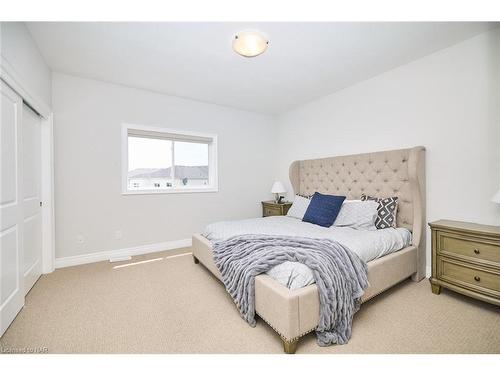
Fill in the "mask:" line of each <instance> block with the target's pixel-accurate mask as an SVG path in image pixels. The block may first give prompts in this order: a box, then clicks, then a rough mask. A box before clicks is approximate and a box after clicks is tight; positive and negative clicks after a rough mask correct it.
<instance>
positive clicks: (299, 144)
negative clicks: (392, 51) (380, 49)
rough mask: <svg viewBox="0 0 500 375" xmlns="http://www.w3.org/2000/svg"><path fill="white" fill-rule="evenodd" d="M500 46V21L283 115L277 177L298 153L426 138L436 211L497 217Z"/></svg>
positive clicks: (434, 214)
mask: <svg viewBox="0 0 500 375" xmlns="http://www.w3.org/2000/svg"><path fill="white" fill-rule="evenodd" d="M499 54H500V30H499V29H496V30H494V31H491V32H488V33H485V34H481V35H479V36H477V37H474V38H472V39H469V40H466V41H464V42H462V43H460V44H457V45H455V46H452V47H449V48H447V49H444V50H441V51H439V52H437V53H434V54H432V55H429V56H427V57H425V58H422V59H420V60H417V61H414V62H412V63H410V64H407V65H404V66H401V67H399V68H397V69H394V70H391V71H389V72H387V73H384V74H382V75H380V76H377V77H375V78H372V79H370V80H367V81H364V82H361V83H359V84H356V85H354V86H351V87H349V88H347V89H344V90H342V91H339V92H337V93H334V94H332V95H329V96H327V97H323V98H321V99H319V100H316V101H314V102H311V103H308V104H306V105H304V106H301V107H300V108H297V109H295V110H293V111H290V112H287V113H285V114H283V115H281V116H279V117H278V119H277V123H278V131H279V134H280V137H279V144H278V145H279V147H278V149H279V153H278V156H277V166H276V167H277V169H276V171H277V173H278V175H279V178H281V179H282V180H283V181H286V182H288V181H289V180H288V166H289V164H290V163H291V162H292V161H293V160H297V159H304V158H316V157H322V156H333V155H343V154H351V153H359V152H370V151H378V150H387V149H394V148H404V147H411V146H415V145H424V146H425V147H426V149H427V215H428V217H427V219H428V221H433V220H437V219H441V218H443V219H444V218H446V219H457V220H468V221H475V222H479V223H485V224H496V225H499V224H500V207H499V205H496V204H494V203H492V202H490V198H491V196H492V195H493V194H494V193H495V191H496V190H497V189H499V188H500V151H499V150H500V58H499ZM288 186H289V188H290V189H291V187H290V185H288ZM428 237H430V236H428ZM429 248H430V247H429ZM429 264H430V263H429V261H428V265H429Z"/></svg>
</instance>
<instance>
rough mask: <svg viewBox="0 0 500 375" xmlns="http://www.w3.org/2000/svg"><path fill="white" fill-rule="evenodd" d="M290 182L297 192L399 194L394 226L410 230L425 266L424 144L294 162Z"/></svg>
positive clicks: (349, 196) (352, 195) (352, 196)
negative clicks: (420, 251) (400, 148)
mask: <svg viewBox="0 0 500 375" xmlns="http://www.w3.org/2000/svg"><path fill="white" fill-rule="evenodd" d="M290 181H291V183H292V186H293V189H294V192H295V193H296V194H303V195H310V194H313V193H314V192H316V191H318V192H320V193H324V194H333V195H345V196H346V197H347V199H359V197H360V196H361V194H362V193H365V194H368V195H372V196H376V197H394V196H396V197H398V198H399V199H398V213H397V226H399V227H404V228H407V229H409V230H411V231H412V234H413V244H414V245H415V246H417V247H419V248H422V247H423V249H424V250H423V254H421V255H422V257H423V260H421V259H420V260H419V262H423V264H424V268H425V148H424V147H422V146H418V147H413V148H407V149H402V150H391V151H381V152H373V153H366V154H357V155H346V156H334V157H329V158H323V159H311V160H299V161H294V162H293V163H292V164H291V165H290ZM423 272H424V275H425V270H423Z"/></svg>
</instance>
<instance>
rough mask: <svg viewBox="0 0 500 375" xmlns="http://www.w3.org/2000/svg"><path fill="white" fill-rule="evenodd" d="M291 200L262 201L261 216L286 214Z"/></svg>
mask: <svg viewBox="0 0 500 375" xmlns="http://www.w3.org/2000/svg"><path fill="white" fill-rule="evenodd" d="M291 206H292V202H283V203H275V202H274V201H266V202H262V216H263V217H266V216H283V215H286V214H287V212H288V210H289V209H290V207H291Z"/></svg>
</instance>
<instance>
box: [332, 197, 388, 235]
mask: <svg viewBox="0 0 500 375" xmlns="http://www.w3.org/2000/svg"><path fill="white" fill-rule="evenodd" d="M378 205H379V204H378V203H377V202H375V201H372V200H367V201H357V200H345V201H344V203H343V204H342V208H341V209H340V212H339V215H338V216H337V219H335V222H334V223H333V225H335V226H336V227H351V228H354V229H365V230H376V229H377V228H376V227H375V220H376V219H377V214H378Z"/></svg>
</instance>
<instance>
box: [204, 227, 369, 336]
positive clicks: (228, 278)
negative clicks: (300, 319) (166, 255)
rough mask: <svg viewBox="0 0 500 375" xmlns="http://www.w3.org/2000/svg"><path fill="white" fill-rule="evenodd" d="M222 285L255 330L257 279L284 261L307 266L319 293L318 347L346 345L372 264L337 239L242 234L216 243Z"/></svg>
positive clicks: (215, 258) (216, 255)
mask: <svg viewBox="0 0 500 375" xmlns="http://www.w3.org/2000/svg"><path fill="white" fill-rule="evenodd" d="M213 253H214V260H215V264H216V265H217V268H218V269H219V271H220V273H221V275H222V281H223V282H224V285H225V287H226V290H227V291H228V292H229V294H230V295H231V297H232V298H233V300H234V302H235V303H236V306H237V307H238V309H239V310H240V314H241V316H242V317H243V319H245V320H246V321H247V322H248V323H249V324H250V325H251V326H252V327H255V324H256V321H255V276H257V275H260V274H262V273H265V272H267V271H268V270H270V269H271V268H272V267H274V266H276V265H278V264H281V263H283V262H285V261H292V262H300V263H303V264H305V265H306V266H308V267H309V268H310V269H311V271H312V273H313V275H314V280H315V281H316V286H317V288H318V292H319V301H320V314H319V323H318V326H317V328H316V337H317V341H318V345H320V346H328V345H332V344H345V343H347V342H348V341H349V338H350V337H351V327H352V318H353V316H354V313H356V311H358V309H359V306H360V304H361V296H362V295H363V293H364V289H365V288H366V287H367V286H368V277H367V271H368V268H367V265H366V263H365V262H363V261H362V260H361V259H360V258H359V257H358V256H357V255H356V254H355V253H353V252H352V251H350V250H349V249H347V248H346V247H345V246H343V245H341V244H339V243H338V242H336V241H332V240H328V239H312V238H302V237H290V236H264V235H241V236H235V237H232V238H229V239H227V240H223V241H218V242H216V243H214V245H213Z"/></svg>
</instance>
